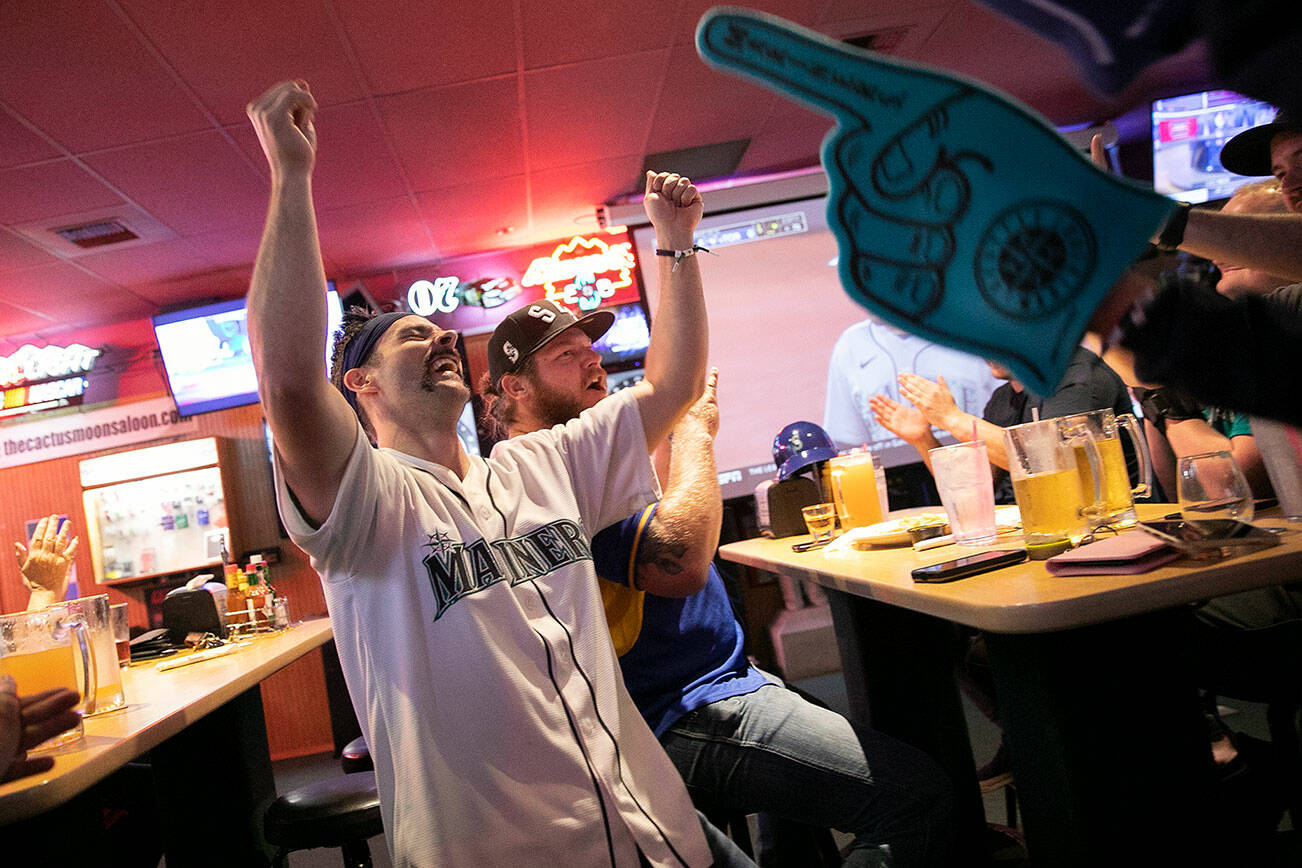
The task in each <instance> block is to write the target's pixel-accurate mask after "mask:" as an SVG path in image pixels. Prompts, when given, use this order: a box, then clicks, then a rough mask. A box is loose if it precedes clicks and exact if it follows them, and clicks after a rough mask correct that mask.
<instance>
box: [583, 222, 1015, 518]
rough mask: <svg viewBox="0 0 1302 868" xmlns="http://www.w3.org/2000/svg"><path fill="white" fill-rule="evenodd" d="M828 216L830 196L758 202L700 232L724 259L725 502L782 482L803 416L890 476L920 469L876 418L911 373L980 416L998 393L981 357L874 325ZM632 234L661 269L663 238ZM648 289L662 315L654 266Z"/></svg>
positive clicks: (720, 293)
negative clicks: (786, 437)
mask: <svg viewBox="0 0 1302 868" xmlns="http://www.w3.org/2000/svg"><path fill="white" fill-rule="evenodd" d="M826 211H827V202H826V200H825V199H822V198H819V199H803V200H799V201H794V202H778V203H773V204H769V205H757V206H755V207H753V208H747V209H744V210H737V211H732V212H730V213H720V214H710V215H707V216H706V217H705V218H704V219H702V220H701V224H700V226H699V227H698V229H697V230H696V237H695V241H696V243H697V244H699V245H701V246H702V247H705V248H708V249H710V250H712V251H714V252H715V253H717V255H715V256H701V257H700V268H701V276H702V279H703V280H704V282H705V298H706V304H707V305H708V306H709V314H710V322H709V335H710V359H709V362H710V364H711V365H713V366H716V367H717V368H718V369H719V433H718V436H717V437H716V438H715V441H714V448H715V457H716V461H717V464H718V468H719V482H720V485H721V486H722V488H723V496H724V497H725V498H728V497H738V496H741V495H748V494H751V493H753V492H754V491H755V486H756V485H757V484H759V482H760V481H761V480H764V479H772V478H773V476H774V473H775V472H776V468H775V467H774V466H773V438H774V436H775V435H776V434H777V433H778V432H779V431H781V430H782V428H783V427H784V426H785V425H787V424H789V423H791V422H796V421H801V420H807V421H810V422H814V423H816V424H819V425H821V426H822V427H823V428H824V429H826V431H827V433H828V435H829V436H830V437H831V438H832V440H833V441H834V442H835V443H836V445H837V446H838V447H840V448H842V449H849V448H851V447H859V446H865V445H866V446H867V447H868V448H869V449H870V450H871V451H872V452H873V454H874V455H875V456H877V458H878V459H879V460H880V461H881V462H882V463H883V465H884V466H886V467H888V468H892V467H895V466H897V465H904V464H912V463H917V462H919V461H921V457H920V456H919V455H918V452H917V450H915V449H914V448H913V447H912V446H910V445H908V444H907V443H905V442H904V441H903V440H901V439H899V438H898V437H896V436H895V435H894V434H891V433H890V432H889V431H887V430H886V429H884V428H882V427H881V426H880V425H878V424H877V423H876V421H875V418H874V417H873V414H872V413H871V411H870V410H869V405H868V401H869V399H870V398H871V396H872V395H874V394H877V393H880V394H884V395H887V396H889V397H891V398H894V399H895V400H901V398H900V394H899V384H898V381H897V376H898V374H899V373H901V372H904V371H910V372H913V373H917V374H920V375H922V376H925V377H928V378H930V379H935V377H936V376H937V375H939V374H944V376H945V379H946V381H947V382H948V383H949V384H950V388H951V390H952V391H953V392H954V395H955V399H956V400H957V401H958V402H959V404H960V406H962V407H963V409H964V410H966V411H968V412H970V413H973V414H975V415H977V416H980V415H981V411H982V410H983V409H984V408H985V404H986V401H987V400H989V398H990V393H991V392H992V391H993V390H994V388H995V387H996V386H997V385H998V383H997V382H996V381H995V380H994V379H993V378H992V377H991V375H990V369H989V367H988V366H987V365H986V363H985V362H983V361H981V360H980V359H977V358H975V357H972V356H965V355H964V354H962V353H958V352H956V351H951V350H948V349H944V348H942V347H939V346H936V345H934V344H928V343H927V342H925V341H922V340H921V339H914V338H910V337H905V336H902V335H901V334H900V333H899V331H898V330H897V329H894V328H892V327H890V326H887V325H885V324H883V323H876V322H873V321H871V320H870V318H869V316H868V313H867V311H865V310H864V309H863V308H861V307H859V306H858V305H857V304H855V303H854V302H853V301H852V300H851V299H850V297H849V296H848V295H847V294H846V292H845V290H843V289H842V288H841V281H840V278H839V276H838V273H837V268H836V266H837V261H838V256H839V251H838V249H837V244H836V237H835V236H834V235H833V234H832V232H831V231H830V230H829V229H828V226H827V216H826ZM633 233H634V242H635V244H636V246H637V253H638V261H639V262H641V263H653V262H655V261H656V254H655V249H656V238H655V232H654V230H652V229H651V228H650V227H637V228H635V229H634V230H633ZM643 283H644V285H645V286H646V288H647V292H648V295H649V301H650V308H651V310H653V311H654V310H655V309H656V304H657V303H658V299H659V285H658V284H659V282H658V281H657V280H656V278H655V272H654V270H652V273H651V275H650V277H649V278H648V277H644V278H643ZM641 374H642V371H637V372H636V375H637V376H640V375H641ZM606 384H607V388H608V389H611V390H613V389H615V388H618V387H619V386H621V385H624V384H626V381H625V380H623V379H618V380H617V379H615V378H614V377H607V378H606ZM938 436H940V437H941V439H942V442H949V435H947V434H943V433H940V432H938Z"/></svg>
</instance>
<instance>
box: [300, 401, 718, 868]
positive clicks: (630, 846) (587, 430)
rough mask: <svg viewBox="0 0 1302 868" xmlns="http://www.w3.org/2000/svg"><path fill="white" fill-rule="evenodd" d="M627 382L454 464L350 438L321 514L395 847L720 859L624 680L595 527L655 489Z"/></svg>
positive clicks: (597, 862)
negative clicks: (334, 493) (330, 506)
mask: <svg viewBox="0 0 1302 868" xmlns="http://www.w3.org/2000/svg"><path fill="white" fill-rule="evenodd" d="M644 438H645V435H644V433H643V430H642V422H641V417H640V416H639V414H638V410H637V406H636V404H635V403H634V401H633V396H632V395H631V394H627V393H626V394H624V395H615V396H612V397H611V398H609V399H607V400H605V401H602V402H601V403H600V404H599V405H597V407H596V408H594V409H593V410H590V411H588V412H586V413H584V414H583V415H582V416H581V417H580V418H579V419H576V420H574V421H572V422H570V423H568V424H567V425H565V426H561V427H557V428H554V429H552V430H550V431H540V432H536V433H534V434H530V435H528V436H525V437H518V438H515V439H513V440H510V441H507V442H504V443H501V444H498V446H497V448H496V449H495V450H494V451H493V454H492V456H491V457H490V458H489V459H488V460H487V461H485V460H483V459H480V458H477V457H472V458H471V459H470V461H471V466H470V470H469V472H468V473H467V474H466V478H465V479H464V480H458V479H457V477H456V475H455V474H453V473H452V472H451V471H449V470H448V469H447V468H445V467H442V466H439V465H436V464H432V463H430V462H427V461H423V460H421V459H418V458H415V457H413V456H410V455H405V454H402V453H400V452H396V451H393V450H388V449H381V450H376V449H372V448H371V446H370V444H369V443H368V442H367V440H366V438H365V436H364V435H363V433H362V430H361V428H360V426H359V427H358V429H357V442H356V444H355V445H354V447H353V451H352V454H351V455H350V457H349V459H348V465H347V468H346V470H345V473H344V478H343V481H342V484H341V485H340V489H339V492H340V493H339V496H338V498H337V500H336V503H335V506H334V510H333V511H332V512H331V514H330V516H329V518H327V520H326V522H325V523H324V524H323V525H322V526H321V527H320V528H319V529H317V530H313V529H312V528H311V526H310V525H309V524H308V523H307V522H306V521H305V520H304V518H303V516H302V514H301V513H300V512H299V511H298V509H297V508H296V507H295V506H294V505H293V501H292V500H291V499H290V497H289V495H288V492H287V490H286V488H285V485H284V481H283V479H282V478H281V477H280V474H279V472H278V473H277V482H276V494H277V499H278V501H279V505H280V510H281V514H282V516H283V517H284V522H285V527H286V528H287V529H288V530H289V533H290V536H291V538H292V539H293V540H294V542H295V543H297V544H298V545H299V546H300V547H301V548H303V550H304V551H306V552H307V553H308V554H309V555H310V556H311V558H312V566H313V568H315V569H316V570H317V572H318V573H320V575H321V577H322V582H323V585H324V587H325V593H326V600H327V602H328V603H329V606H330V617H331V620H332V622H333V625H334V634H335V641H336V643H337V645H338V648H339V658H340V661H341V663H342V664H343V670H344V675H345V678H346V680H347V682H348V691H349V695H350V696H351V698H352V701H353V706H354V707H355V708H356V709H357V710H358V712H359V714H358V717H359V718H360V719H361V722H362V727H363V729H364V731H365V734H366V739H367V744H368V745H369V746H370V748H371V755H372V757H373V758H374V760H375V774H376V780H377V782H378V785H379V792H380V802H381V811H382V814H383V817H384V828H385V834H386V836H387V839H388V843H389V849H390V852H391V853H392V854H393V856H394V860H395V864H396V865H403V866H407V865H413V866H430V865H449V866H457V868H462V866H480V865H482V866H500V865H546V864H552V865H565V866H567V868H568V866H607V865H617V866H626V865H627V866H636V865H637V864H638V855H637V854H638V850H639V848H640V849H641V851H642V852H643V854H645V855H646V857H647V859H648V860H649V861H650V862H651V864H652V865H656V866H671V865H672V866H677V865H693V866H694V865H708V864H710V861H711V860H710V855H709V851H708V849H707V848H706V845H705V840H704V836H703V834H702V832H701V827H700V823H699V820H698V819H697V815H696V812H695V810H694V809H693V807H692V804H691V802H690V800H689V799H688V796H687V791H686V788H685V787H684V785H683V783H682V780H681V778H680V777H679V775H678V772H677V770H676V769H675V768H674V766H673V765H672V763H670V761H669V758H668V757H667V756H666V755H665V753H664V751H663V749H662V748H661V747H660V745H659V743H658V742H657V741H656V739H655V736H654V735H652V733H651V730H650V729H649V728H648V727H647V725H646V723H645V722H644V721H643V720H642V717H641V715H640V714H639V713H638V711H637V708H636V706H634V704H633V701H632V699H630V698H629V695H628V692H627V691H626V690H625V688H624V682H623V679H622V677H621V675H620V670H619V662H618V660H617V659H616V657H615V653H614V650H613V648H612V646H611V642H610V633H609V631H608V630H607V627H606V619H605V614H604V612H603V610H602V604H601V595H600V593H599V592H598V589H597V578H596V574H595V572H594V571H593V567H592V556H591V551H590V548H589V540H590V538H591V531H592V529H599V528H603V527H606V526H607V525H609V524H613V523H614V522H615V521H617V520H619V519H621V518H623V517H625V516H627V515H628V514H629V513H631V512H634V511H636V510H637V509H639V508H640V507H642V506H643V505H645V504H646V503H648V502H649V501H651V500H653V499H654V498H655V490H654V489H655V483H654V478H653V476H652V473H651V469H650V462H649V460H648V458H647V450H646V442H645V439H644Z"/></svg>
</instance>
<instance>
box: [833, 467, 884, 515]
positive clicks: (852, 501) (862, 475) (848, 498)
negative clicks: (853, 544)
mask: <svg viewBox="0 0 1302 868" xmlns="http://www.w3.org/2000/svg"><path fill="white" fill-rule="evenodd" d="M827 475H828V479H829V480H830V483H831V484H830V485H829V487H830V488H831V489H832V502H833V503H835V504H836V513H837V517H838V518H840V520H841V527H842V528H851V527H867V526H868V525H870V524H876V523H877V522H879V521H881V520H882V503H881V499H880V497H879V496H878V494H877V472H876V470H875V468H874V466H873V456H872V453H871V452H852V453H850V454H849V455H838V456H836V457H835V458H830V459H828V462H827Z"/></svg>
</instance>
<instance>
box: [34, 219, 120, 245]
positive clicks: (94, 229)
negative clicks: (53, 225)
mask: <svg viewBox="0 0 1302 868" xmlns="http://www.w3.org/2000/svg"><path fill="white" fill-rule="evenodd" d="M54 233H55V234H56V235H58V236H59V237H60V238H62V239H63V240H64V241H67V242H68V243H70V244H75V245H77V246H78V247H81V248H83V249H86V248H91V247H104V246H105V245H108V244H121V243H122V242H123V241H133V240H135V239H137V238H139V237H140V236H139V235H137V234H136V233H134V232H132V231H131V230H130V229H128V228H127V227H126V226H125V225H123V224H122V223H119V222H118V221H117V220H100V221H98V222H96V223H85V224H83V225H81V226H68V227H66V228H63V229H55V230H54Z"/></svg>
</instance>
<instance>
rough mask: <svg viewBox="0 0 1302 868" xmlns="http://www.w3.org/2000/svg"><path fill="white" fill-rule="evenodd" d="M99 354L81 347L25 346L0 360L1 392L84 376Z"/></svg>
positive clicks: (88, 348) (0, 357)
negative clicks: (37, 383) (2, 390)
mask: <svg viewBox="0 0 1302 868" xmlns="http://www.w3.org/2000/svg"><path fill="white" fill-rule="evenodd" d="M99 354H100V351H99V350H94V349H91V348H90V347H85V346H82V345H81V344H72V345H71V346H67V347H55V346H48V347H34V346H32V345H31V344H26V345H25V346H23V347H21V348H20V349H19V350H18V352H16V353H14V354H13V355H12V356H0V388H7V387H9V386H18V385H21V384H23V383H35V382H38V381H40V380H53V379H55V378H57V377H67V376H70V375H72V374H82V373H85V372H86V371H89V370H90V369H91V367H92V366H93V365H94V364H95V359H96V358H98V357H99Z"/></svg>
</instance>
